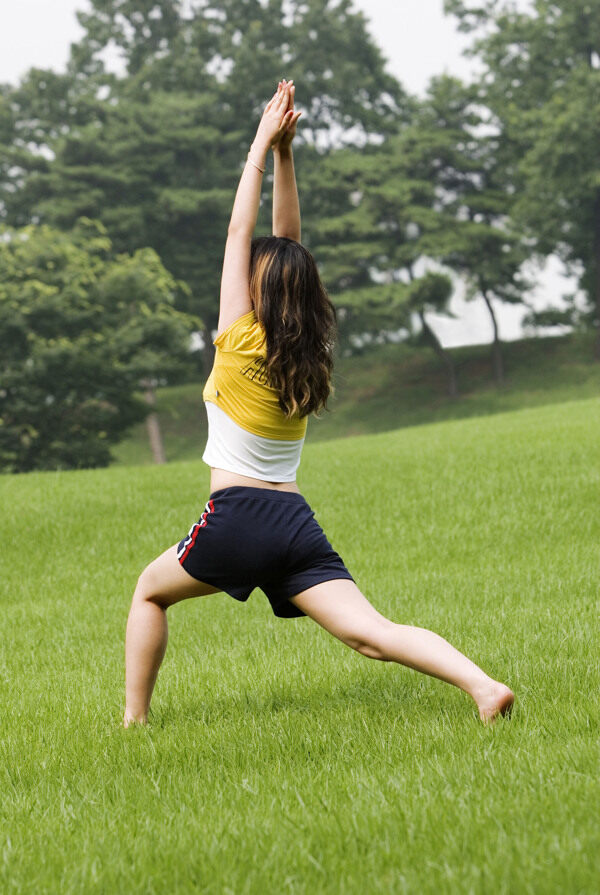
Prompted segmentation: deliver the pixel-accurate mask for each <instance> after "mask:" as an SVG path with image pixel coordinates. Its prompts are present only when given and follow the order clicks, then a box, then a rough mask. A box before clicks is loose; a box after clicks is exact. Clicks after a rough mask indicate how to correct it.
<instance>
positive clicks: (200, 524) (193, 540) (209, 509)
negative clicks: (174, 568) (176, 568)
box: [179, 500, 215, 563]
mask: <svg viewBox="0 0 600 895" xmlns="http://www.w3.org/2000/svg"><path fill="white" fill-rule="evenodd" d="M214 511H215V507H214V504H213V502H212V500H209V501H208V503H207V505H206V509H205V510H204V512H203V513H202V515H201V516H200V522H196V525H195V527H194V533H193V534H192V538H191V540H190V543H189V544H188V545H187V547H186V550H185V553H184V554H183V556H182V557H181V559H180V560H179V562H180V563H182V562H183V561H184V559H185V558H186V556H187V555H188V553H189V552H190V550H191V549H192V547H193V546H194V544H195V543H196V538H197V536H198V532H199V531H200V529H201V528H204V526H205V525H206V517H207V516H208V514H209V513H214Z"/></svg>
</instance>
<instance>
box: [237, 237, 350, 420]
mask: <svg viewBox="0 0 600 895" xmlns="http://www.w3.org/2000/svg"><path fill="white" fill-rule="evenodd" d="M250 296H251V298H252V303H253V304H254V309H255V312H256V317H257V319H258V321H259V322H260V324H261V325H262V327H263V329H264V331H265V335H266V349H267V351H266V354H267V356H266V367H265V372H266V374H267V376H268V378H269V381H270V382H271V384H272V385H273V386H274V387H275V388H276V389H277V391H278V392H279V405H280V407H281V409H282V410H283V411H284V413H285V414H286V416H287V417H288V418H289V417H292V416H294V415H296V414H297V415H298V416H299V417H304V416H307V415H308V414H309V413H317V412H318V411H319V410H321V409H324V408H325V407H326V406H327V398H328V397H329V395H330V393H331V391H332V385H331V375H332V372H333V346H334V343H335V335H336V313H335V308H334V306H333V304H332V303H331V300H330V298H329V296H328V295H327V291H326V290H325V287H324V286H323V283H322V282H321V278H320V277H319V272H318V270H317V265H316V263H315V260H314V258H313V256H312V255H311V253H310V252H309V251H308V249H306V248H305V247H304V246H303V245H301V244H300V243H299V242H296V241H295V240H294V239H288V238H287V237H285V236H259V237H256V238H254V239H253V240H252V244H251V249H250Z"/></svg>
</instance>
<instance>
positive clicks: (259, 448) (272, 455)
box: [202, 401, 304, 482]
mask: <svg viewBox="0 0 600 895" xmlns="http://www.w3.org/2000/svg"><path fill="white" fill-rule="evenodd" d="M204 406H205V407H206V415H207V416H208V441H207V442H206V448H205V450H204V454H203V455H202V459H203V460H204V462H205V463H207V464H208V465H209V466H214V467H216V468H217V469H225V470H226V471H227V472H237V473H239V474H240V475H247V476H250V478H253V479H263V481H265V482H294V481H295V480H296V470H297V469H298V466H299V464H300V455H301V453H302V446H303V444H304V438H298V439H297V440H296V441H280V440H279V439H277V438H263V437H262V436H260V435H254V434H253V433H252V432H247V431H246V429H242V427H241V426H238V424H237V423H235V422H234V421H233V420H232V419H231V417H229V416H227V414H226V413H225V411H224V410H221V408H220V407H217V405H216V404H213V403H212V401H205V402H204Z"/></svg>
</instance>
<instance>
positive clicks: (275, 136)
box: [217, 87, 293, 333]
mask: <svg viewBox="0 0 600 895" xmlns="http://www.w3.org/2000/svg"><path fill="white" fill-rule="evenodd" d="M289 97H290V88H289V87H284V88H282V89H280V90H278V91H277V93H275V94H274V96H273V97H272V99H271V100H270V101H269V102H268V103H267V106H266V108H265V110H264V112H263V116H262V118H261V120H260V124H259V125H258V130H257V132H256V137H255V138H254V142H253V143H252V146H251V147H250V152H249V153H248V160H247V161H246V164H245V165H244V170H243V172H242V176H241V179H240V182H239V185H238V188H237V193H236V195H235V201H234V203H233V211H232V212H231V221H230V223H229V228H228V230H227V242H226V244H225V257H224V259H223V273H222V275H221V299H220V308H219V323H218V330H217V331H218V333H221V332H222V331H223V330H224V329H227V327H228V326H230V325H231V324H232V323H233V322H234V321H235V320H237V319H238V317H241V316H242V315H243V314H247V313H248V311H251V310H252V301H251V299H250V283H249V277H248V272H249V269H250V243H251V240H252V234H253V233H254V228H255V226H256V218H257V217H258V206H259V203H260V192H261V187H262V175H263V172H264V169H265V163H266V159H267V153H268V151H269V148H270V147H271V146H272V145H273V144H274V143H275V142H277V141H278V140H279V138H280V136H281V134H282V133H283V131H284V130H285V129H286V124H287V122H288V121H290V120H291V118H292V116H293V112H292V111H290V112H289V113H288V104H289Z"/></svg>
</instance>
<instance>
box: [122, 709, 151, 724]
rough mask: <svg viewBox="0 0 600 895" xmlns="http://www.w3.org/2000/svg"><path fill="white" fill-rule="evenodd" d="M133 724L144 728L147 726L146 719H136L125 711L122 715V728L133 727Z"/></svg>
mask: <svg viewBox="0 0 600 895" xmlns="http://www.w3.org/2000/svg"><path fill="white" fill-rule="evenodd" d="M135 724H141V725H142V726H145V725H146V724H147V719H146V718H136V717H135V716H134V715H132V713H131V712H128V711H127V709H125V714H124V715H123V727H125V728H127V727H133V726H134V725H135Z"/></svg>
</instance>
